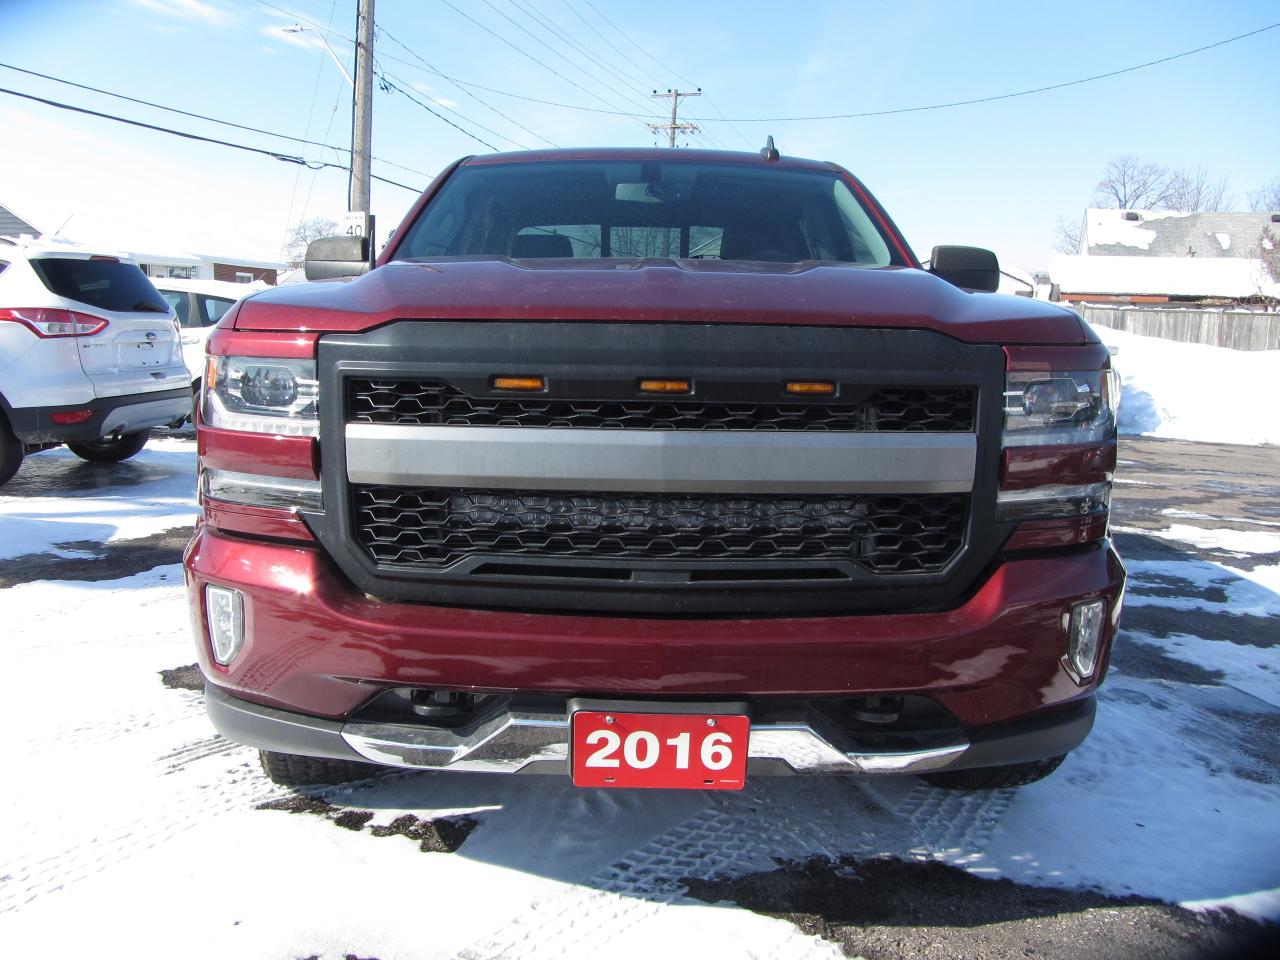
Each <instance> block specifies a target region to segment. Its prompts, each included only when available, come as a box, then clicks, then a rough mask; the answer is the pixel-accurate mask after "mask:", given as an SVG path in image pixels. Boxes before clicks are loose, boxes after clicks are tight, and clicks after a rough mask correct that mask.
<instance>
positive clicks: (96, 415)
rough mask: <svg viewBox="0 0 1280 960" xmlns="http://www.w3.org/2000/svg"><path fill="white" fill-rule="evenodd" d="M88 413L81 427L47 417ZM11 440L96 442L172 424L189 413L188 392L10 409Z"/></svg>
mask: <svg viewBox="0 0 1280 960" xmlns="http://www.w3.org/2000/svg"><path fill="white" fill-rule="evenodd" d="M86 409H87V410H89V411H91V413H90V416H89V419H87V420H84V421H82V422H81V423H70V424H58V423H54V422H53V420H52V418H51V415H52V414H55V413H71V412H74V411H81V410H86ZM5 412H6V414H7V415H8V418H9V423H10V425H11V426H12V428H13V433H14V436H16V437H17V438H18V440H19V441H20V442H22V443H24V444H34V443H78V442H80V441H86V440H100V439H102V438H103V437H107V436H110V435H111V434H113V433H134V432H136V431H138V430H146V429H148V428H150V427H159V426H164V425H165V424H170V423H176V422H177V421H179V420H182V419H183V418H184V417H186V416H187V415H188V414H190V413H191V391H190V390H189V389H188V388H186V387H179V388H177V389H173V390H157V391H154V392H151V393H135V394H130V395H128V396H122V397H99V398H96V399H94V400H90V401H87V402H86V403H77V404H71V405H70V406H60V407H12V408H9V409H8V410H6V411H5Z"/></svg>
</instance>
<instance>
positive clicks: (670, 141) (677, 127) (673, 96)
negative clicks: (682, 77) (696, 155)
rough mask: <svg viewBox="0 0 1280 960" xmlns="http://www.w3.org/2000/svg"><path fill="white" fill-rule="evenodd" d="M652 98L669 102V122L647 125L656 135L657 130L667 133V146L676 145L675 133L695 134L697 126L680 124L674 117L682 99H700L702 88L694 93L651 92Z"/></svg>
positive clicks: (674, 91) (678, 91) (676, 91)
mask: <svg viewBox="0 0 1280 960" xmlns="http://www.w3.org/2000/svg"><path fill="white" fill-rule="evenodd" d="M653 96H654V98H655V99H658V100H670V101H671V120H670V122H668V123H650V124H647V126H648V127H649V129H650V130H652V131H653V132H654V133H657V132H658V131H659V130H665V131H667V146H668V147H674V146H675V145H676V134H677V133H686V132H687V133H696V132H697V130H698V125H697V124H696V123H681V122H680V121H679V120H678V119H676V115H677V113H678V112H679V110H680V101H681V99H682V98H684V97H700V96H702V88H701V87H699V88H698V89H697V90H694V91H686V90H668V91H667V92H666V93H659V92H658V91H657V90H655V91H653Z"/></svg>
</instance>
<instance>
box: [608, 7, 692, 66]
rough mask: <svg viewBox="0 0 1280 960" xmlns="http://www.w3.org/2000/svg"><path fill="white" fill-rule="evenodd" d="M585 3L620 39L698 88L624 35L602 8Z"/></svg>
mask: <svg viewBox="0 0 1280 960" xmlns="http://www.w3.org/2000/svg"><path fill="white" fill-rule="evenodd" d="M584 2H585V3H586V5H587V6H588V7H590V8H591V9H592V10H594V11H595V12H596V16H597V17H599V18H600V19H601V20H603V21H604V22H605V23H607V24H608V25H609V26H611V27H613V29H614V31H615V32H616V33H617V34H618V36H620V37H622V39H624V40H626V41H627V43H629V44H631V45H632V46H633V47H635V48H636V49H637V50H639V51H640V52H641V53H643V54H644V55H645V56H646V57H648V58H649V59H650V60H652V61H653V62H654V63H656V64H657V65H658V66H660V67H661V68H662V69H663V70H665V71H667V73H669V74H671V75H672V76H674V77H675V78H676V79H677V80H683V81H684V82H685V83H687V84H689V86H691V87H695V86H697V84H695V83H694V82H693V81H692V80H690V79H689V78H688V77H684V76H681V75H680V74H679V73H677V72H676V71H674V70H672V69H671V68H670V67H668V66H667V65H666V64H664V63H663V62H662V61H661V60H659V59H658V58H657V57H655V56H654V55H653V54H652V53H650V52H649V51H648V50H646V49H645V48H644V47H642V46H640V44H638V43H636V42H635V41H634V40H632V39H631V38H630V37H629V36H627V35H626V34H625V33H623V32H622V30H621V29H620V28H619V27H618V25H617V24H616V23H614V22H613V21H612V20H610V19H609V18H608V17H606V16H605V15H604V14H603V13H601V12H600V8H599V7H597V6H596V5H595V4H594V3H592V2H591V0H584Z"/></svg>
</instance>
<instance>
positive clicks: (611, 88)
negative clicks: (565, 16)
mask: <svg viewBox="0 0 1280 960" xmlns="http://www.w3.org/2000/svg"><path fill="white" fill-rule="evenodd" d="M483 3H484V5H485V6H486V7H488V8H489V9H490V10H492V11H493V12H494V13H496V14H497V15H498V16H500V17H502V19H503V20H506V21H507V22H508V23H509V24H511V25H512V26H513V27H515V28H516V29H517V30H519V31H520V32H521V33H523V34H524V35H525V36H527V37H529V38H530V39H532V40H535V41H536V42H538V43H540V44H542V46H544V47H546V48H547V50H549V51H551V52H552V53H554V54H555V55H556V56H557V57H559V58H560V59H561V60H563V61H564V62H565V63H567V64H568V65H569V66H571V67H573V68H574V69H575V70H578V71H580V72H581V73H585V74H586V75H587V76H589V77H590V76H591V75H592V74H591V71H590V70H588V69H587V68H586V67H584V66H582V65H581V64H580V63H575V62H574V61H573V60H570V59H569V58H568V57H566V56H565V55H564V54H563V53H561V52H560V51H559V50H557V49H556V48H555V47H553V46H551V44H549V43H547V42H546V41H545V40H543V39H542V38H541V37H539V36H538V35H537V34H535V33H533V32H532V31H531V30H529V29H528V28H527V27H525V26H524V25H523V24H521V23H519V22H518V21H516V20H514V19H512V17H511V16H510V15H509V14H506V13H504V12H503V11H501V10H499V9H498V8H497V7H495V6H494V5H493V2H492V0H483ZM450 6H452V4H450ZM595 81H596V82H597V83H598V84H600V86H602V87H604V88H605V89H606V90H608V91H609V92H610V93H612V94H613V95H614V96H616V97H621V98H622V99H623V100H626V99H627V98H628V94H626V93H624V92H622V91H620V90H618V89H617V88H616V87H614V86H612V85H611V84H608V83H605V81H604V80H603V78H601V77H595ZM584 89H585V88H584ZM597 99H599V100H600V102H601V103H606V102H607V101H606V100H605V99H604V98H603V97H598V98H597ZM632 102H636V101H635V98H634V95H632ZM639 102H641V103H643V101H639ZM646 106H647V104H646Z"/></svg>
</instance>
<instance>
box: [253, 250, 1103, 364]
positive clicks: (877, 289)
mask: <svg viewBox="0 0 1280 960" xmlns="http://www.w3.org/2000/svg"><path fill="white" fill-rule="evenodd" d="M406 319H420V320H519V321H530V320H558V321H602V320H603V321H630V322H636V323H754V324H792V325H816V326H837V327H894V328H904V327H910V328H920V329H928V330H936V331H939V332H941V333H945V334H947V335H949V336H952V337H955V338H956V339H959V340H964V341H968V342H971V343H1037V344H1079V343H1084V342H1088V341H1091V340H1092V337H1091V336H1089V335H1088V334H1087V333H1086V329H1087V328H1085V327H1084V326H1083V324H1082V323H1081V322H1080V320H1079V318H1078V317H1077V316H1076V315H1075V314H1074V313H1072V312H1071V311H1069V310H1065V309H1063V308H1061V307H1057V306H1054V305H1052V304H1047V303H1043V302H1040V301H1035V300H1029V299H1027V298H1025V297H1012V296H1005V295H1002V294H993V293H968V292H965V291H963V290H960V289H957V288H956V287H954V286H952V285H951V284H949V283H947V282H946V281H944V280H940V279H938V278H937V277H935V276H933V275H932V274H929V273H925V272H924V271H922V270H916V269H912V268H906V267H881V268H868V267H859V266H856V265H853V264H760V263H750V264H747V263H741V262H733V261H717V260H695V261H681V262H676V261H673V260H588V261H583V260H574V261H552V260H541V261H531V260H523V261H514V260H508V259H506V258H477V259H468V260H433V261H396V262H392V263H388V264H386V265H385V266H382V267H378V268H377V269H375V270H373V271H372V272H370V273H368V274H366V275H365V276H363V277H359V278H357V279H354V280H346V281H326V282H321V283H306V284H297V285H290V286H287V287H276V288H273V289H271V290H267V291H264V292H262V293H259V294H255V295H254V296H252V297H249V298H248V299H246V300H244V301H242V302H241V304H240V309H239V311H238V312H237V313H236V316H235V321H234V322H235V327H236V329H238V330H263V331H266V330H276V331H289V332H295V331H296V332H302V331H325V332H328V331H346V332H355V331H360V330H366V329H369V328H371V327H376V326H379V325H381V324H384V323H388V322H390V321H393V320H406Z"/></svg>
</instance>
